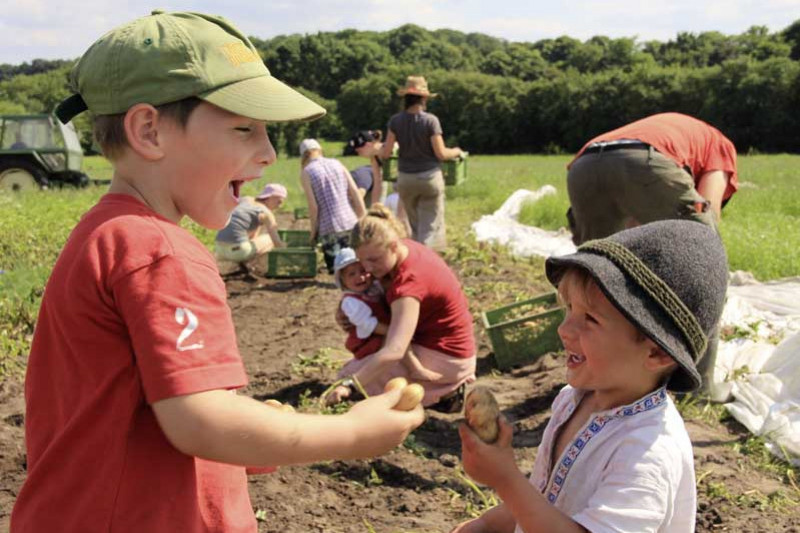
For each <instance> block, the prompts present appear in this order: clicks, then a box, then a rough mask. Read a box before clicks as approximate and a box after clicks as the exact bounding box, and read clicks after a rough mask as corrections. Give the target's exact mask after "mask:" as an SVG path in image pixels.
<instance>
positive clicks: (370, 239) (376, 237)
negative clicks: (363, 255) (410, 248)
mask: <svg viewBox="0 0 800 533" xmlns="http://www.w3.org/2000/svg"><path fill="white" fill-rule="evenodd" d="M406 237H407V235H406V229H405V227H403V224H401V223H400V221H399V220H397V218H396V217H395V216H394V214H393V213H392V210H391V209H389V208H388V207H386V206H385V205H383V204H380V203H377V204H372V206H371V207H370V208H369V211H367V214H366V216H364V218H362V219H361V220H359V221H358V223H357V224H356V225H355V227H354V228H353V231H352V232H351V234H350V246H351V247H352V248H353V249H354V250H355V249H357V248H358V247H359V246H361V245H362V244H380V245H383V246H388V245H389V244H391V243H393V242H396V241H398V240H400V239H404V238H406Z"/></svg>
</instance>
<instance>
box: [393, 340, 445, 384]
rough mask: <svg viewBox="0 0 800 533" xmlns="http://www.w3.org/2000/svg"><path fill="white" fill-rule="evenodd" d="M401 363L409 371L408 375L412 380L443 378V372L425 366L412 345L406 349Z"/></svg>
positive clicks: (436, 379)
mask: <svg viewBox="0 0 800 533" xmlns="http://www.w3.org/2000/svg"><path fill="white" fill-rule="evenodd" d="M401 363H402V364H403V366H404V367H405V369H406V372H408V377H409V379H410V380H411V381H438V380H440V379H442V374H441V373H439V372H435V371H433V370H429V369H428V368H425V366H424V365H423V364H422V362H421V361H420V360H419V358H418V357H417V354H415V353H414V350H412V349H411V347H410V346H409V347H408V350H406V354H405V355H404V356H403V359H401Z"/></svg>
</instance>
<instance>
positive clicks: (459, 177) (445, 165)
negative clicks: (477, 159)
mask: <svg viewBox="0 0 800 533" xmlns="http://www.w3.org/2000/svg"><path fill="white" fill-rule="evenodd" d="M468 155H469V154H468V153H467V152H464V155H463V156H462V157H459V158H457V159H450V160H448V161H442V174H443V175H444V184H445V185H461V184H462V183H464V180H466V179H467V156H468ZM382 170H383V180H384V181H397V156H394V155H393V156H392V157H390V158H389V159H384V160H383V166H382Z"/></svg>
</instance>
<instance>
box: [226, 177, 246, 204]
mask: <svg viewBox="0 0 800 533" xmlns="http://www.w3.org/2000/svg"><path fill="white" fill-rule="evenodd" d="M242 183H244V182H243V181H242V180H233V181H231V182H230V183H228V189H230V191H231V194H232V195H233V197H234V198H236V199H237V200H238V199H239V191H240V190H241V189H242Z"/></svg>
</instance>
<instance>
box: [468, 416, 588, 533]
mask: <svg viewBox="0 0 800 533" xmlns="http://www.w3.org/2000/svg"><path fill="white" fill-rule="evenodd" d="M458 433H459V435H460V436H461V461H462V463H463V465H464V471H465V472H466V473H467V474H469V476H470V477H471V478H472V479H474V480H475V481H477V482H478V483H482V484H484V485H488V486H490V487H492V488H493V489H494V490H495V491H496V492H497V495H498V496H500V499H501V500H503V506H504V508H505V510H506V511H507V512H508V513H510V514H511V515H512V516H513V518H514V520H515V521H516V523H517V524H519V526H520V528H521V529H522V531H525V533H551V532H554V533H560V532H565V533H566V532H568V533H586V529H585V528H583V527H582V526H581V525H580V524H578V523H577V522H575V521H574V520H572V518H570V517H569V516H567V515H566V514H564V513H563V512H562V511H561V510H560V509H558V508H557V507H555V506H553V505H550V503H549V502H548V501H547V500H546V499H545V497H544V496H542V494H541V493H540V492H539V491H538V490H536V488H535V487H534V486H533V485H531V484H530V482H529V481H528V478H527V477H525V475H524V474H523V473H522V472H520V470H519V467H517V464H516V461H515V459H514V450H513V449H512V447H511V437H512V433H513V431H512V428H511V426H510V425H509V424H508V422H506V421H505V420H502V419H501V421H500V436H499V437H498V440H497V442H496V443H495V444H486V443H485V442H483V441H481V440H480V439H479V438H478V436H477V435H475V433H473V432H472V430H471V429H469V428H468V427H467V426H466V424H461V425H460V426H459V428H458ZM506 519H507V515H506ZM462 531H470V530H462ZM475 531H481V530H480V529H476V530H475ZM487 531H493V530H487Z"/></svg>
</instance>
